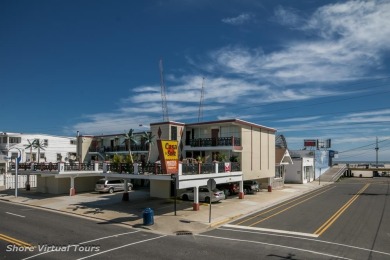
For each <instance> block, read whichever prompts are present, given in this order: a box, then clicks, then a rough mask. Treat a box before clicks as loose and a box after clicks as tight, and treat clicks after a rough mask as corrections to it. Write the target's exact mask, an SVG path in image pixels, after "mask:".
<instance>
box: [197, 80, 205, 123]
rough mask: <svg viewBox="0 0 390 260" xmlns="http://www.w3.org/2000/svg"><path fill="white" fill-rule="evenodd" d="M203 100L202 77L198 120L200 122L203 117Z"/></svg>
mask: <svg viewBox="0 0 390 260" xmlns="http://www.w3.org/2000/svg"><path fill="white" fill-rule="evenodd" d="M203 102H204V77H203V79H202V89H201V91H200V102H199V113H198V122H200V121H201V120H202V119H203Z"/></svg>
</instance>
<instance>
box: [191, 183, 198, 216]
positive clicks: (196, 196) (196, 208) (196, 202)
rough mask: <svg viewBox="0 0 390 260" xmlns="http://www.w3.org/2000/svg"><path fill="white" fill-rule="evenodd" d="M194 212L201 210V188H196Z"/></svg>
mask: <svg viewBox="0 0 390 260" xmlns="http://www.w3.org/2000/svg"><path fill="white" fill-rule="evenodd" d="M192 209H193V210H194V211H198V210H199V187H194V203H193V204H192Z"/></svg>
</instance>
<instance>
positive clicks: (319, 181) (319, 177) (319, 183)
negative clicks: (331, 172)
mask: <svg viewBox="0 0 390 260" xmlns="http://www.w3.org/2000/svg"><path fill="white" fill-rule="evenodd" d="M318 185H321V167H320V176H318Z"/></svg>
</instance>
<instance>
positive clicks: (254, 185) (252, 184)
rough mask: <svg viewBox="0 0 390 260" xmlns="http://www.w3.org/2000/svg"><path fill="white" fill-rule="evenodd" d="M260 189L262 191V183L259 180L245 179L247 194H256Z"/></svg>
mask: <svg viewBox="0 0 390 260" xmlns="http://www.w3.org/2000/svg"><path fill="white" fill-rule="evenodd" d="M258 191H260V185H259V183H258V182H257V181H254V180H248V181H244V193H245V194H255V193H256V192H258Z"/></svg>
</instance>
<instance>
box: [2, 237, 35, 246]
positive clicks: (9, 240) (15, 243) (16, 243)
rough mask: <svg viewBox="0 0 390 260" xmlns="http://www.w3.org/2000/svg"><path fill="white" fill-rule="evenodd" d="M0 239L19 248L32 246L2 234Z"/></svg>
mask: <svg viewBox="0 0 390 260" xmlns="http://www.w3.org/2000/svg"><path fill="white" fill-rule="evenodd" d="M0 239H1V240H4V241H6V242H8V243H11V244H13V245H16V246H19V247H33V245H31V244H29V243H27V242H24V241H22V240H19V239H16V238H13V237H10V236H7V235H4V234H0Z"/></svg>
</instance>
